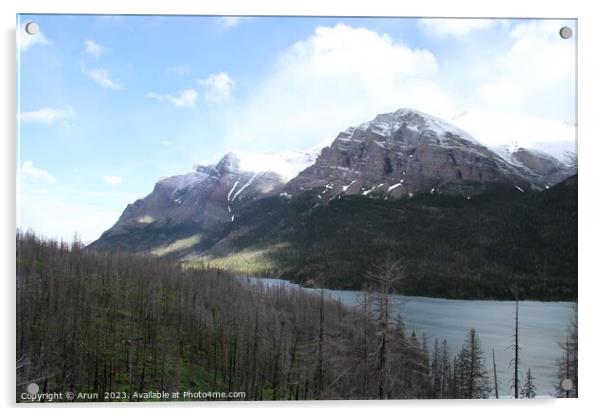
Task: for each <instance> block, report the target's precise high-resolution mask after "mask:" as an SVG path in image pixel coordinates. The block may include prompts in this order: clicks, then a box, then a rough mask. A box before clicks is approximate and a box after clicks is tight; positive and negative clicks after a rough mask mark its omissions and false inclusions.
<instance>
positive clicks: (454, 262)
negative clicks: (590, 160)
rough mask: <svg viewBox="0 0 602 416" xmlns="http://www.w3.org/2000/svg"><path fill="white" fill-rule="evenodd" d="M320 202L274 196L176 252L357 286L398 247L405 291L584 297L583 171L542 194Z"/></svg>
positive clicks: (496, 190) (248, 269)
mask: <svg viewBox="0 0 602 416" xmlns="http://www.w3.org/2000/svg"><path fill="white" fill-rule="evenodd" d="M313 201H314V195H312V194H311V193H310V192H308V193H306V194H305V195H304V196H303V197H298V198H297V199H294V200H293V201H287V200H284V199H283V198H278V197H274V198H265V199H263V200H261V201H258V202H257V203H256V204H255V205H254V206H253V207H250V208H249V209H247V210H246V211H245V212H244V213H242V214H241V215H240V217H239V218H237V220H236V222H235V223H232V224H229V225H226V226H222V227H216V228H214V229H212V230H208V231H206V232H203V233H201V234H200V236H199V239H198V240H197V243H195V244H191V245H189V246H185V247H183V248H182V249H181V250H182V251H181V252H178V250H174V251H172V252H171V253H170V255H173V256H178V255H179V256H187V258H188V259H192V263H193V264H197V265H198V264H205V263H210V264H213V265H216V266H220V267H225V268H228V269H230V270H233V271H235V272H237V273H239V274H250V275H253V274H260V275H261V274H263V275H272V276H278V277H283V278H285V279H288V280H292V281H295V282H300V283H305V284H310V285H312V284H313V285H316V286H318V287H329V288H338V289H356V290H357V289H361V288H362V287H363V285H364V284H365V283H366V271H367V269H368V268H369V266H370V264H372V263H373V262H375V261H378V260H379V259H380V258H382V257H383V256H384V255H385V254H387V253H389V254H391V255H393V257H395V258H397V259H399V260H400V261H401V262H402V263H403V265H404V267H405V269H406V271H407V273H408V279H406V280H405V281H404V287H403V292H404V293H405V294H411V295H425V296H436V297H448V298H479V299H492V298H496V299H513V298H514V296H515V294H514V291H513V288H514V287H515V285H516V286H517V287H518V288H519V291H520V293H519V296H520V298H522V299H543V300H559V299H562V300H574V299H576V297H577V177H576V176H575V177H572V178H570V179H568V180H567V181H565V182H562V183H560V184H558V185H556V186H554V187H552V188H550V189H548V190H545V191H542V192H520V191H519V190H517V189H516V188H515V187H503V186H500V187H492V188H490V190H489V191H487V192H484V193H483V194H480V195H475V196H472V197H471V198H467V197H465V196H460V195H458V196H450V195H442V194H437V193H434V194H431V193H423V194H418V195H416V196H414V197H413V198H411V199H402V200H397V201H390V200H389V201H387V200H382V199H371V198H366V197H362V196H347V197H341V198H340V199H335V200H333V201H331V202H330V203H329V204H327V205H326V206H315V205H314V202H313ZM199 252H201V253H204V254H203V255H201V256H199V255H197V254H195V253H199ZM195 258H200V260H201V261H195V260H194V259H195Z"/></svg>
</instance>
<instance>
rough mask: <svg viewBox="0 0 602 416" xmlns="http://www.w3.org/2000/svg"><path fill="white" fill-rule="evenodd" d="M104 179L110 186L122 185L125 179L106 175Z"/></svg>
mask: <svg viewBox="0 0 602 416" xmlns="http://www.w3.org/2000/svg"><path fill="white" fill-rule="evenodd" d="M102 179H104V181H105V182H106V183H107V184H109V185H121V184H122V183H123V179H122V178H121V177H119V176H111V175H106V176H103V177H102Z"/></svg>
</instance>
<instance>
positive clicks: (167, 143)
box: [161, 140, 171, 147]
mask: <svg viewBox="0 0 602 416" xmlns="http://www.w3.org/2000/svg"><path fill="white" fill-rule="evenodd" d="M161 146H165V147H167V146H171V141H169V140H163V141H161Z"/></svg>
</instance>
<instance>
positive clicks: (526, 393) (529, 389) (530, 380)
mask: <svg viewBox="0 0 602 416" xmlns="http://www.w3.org/2000/svg"><path fill="white" fill-rule="evenodd" d="M536 390H537V389H536V388H535V377H533V376H532V375H531V369H530V368H529V369H528V370H527V378H526V379H525V384H523V388H522V389H521V390H520V397H521V398H524V399H532V398H534V397H535V391H536Z"/></svg>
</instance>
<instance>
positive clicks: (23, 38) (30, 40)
mask: <svg viewBox="0 0 602 416" xmlns="http://www.w3.org/2000/svg"><path fill="white" fill-rule="evenodd" d="M25 25H26V23H21V24H20V25H19V43H18V45H19V50H20V51H21V52H25V51H27V50H28V49H30V48H31V47H32V46H34V45H48V44H50V41H49V40H48V39H46V36H44V33H43V32H42V31H41V30H40V31H39V32H38V33H36V34H34V35H30V34H29V33H27V32H26V31H25Z"/></svg>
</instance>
